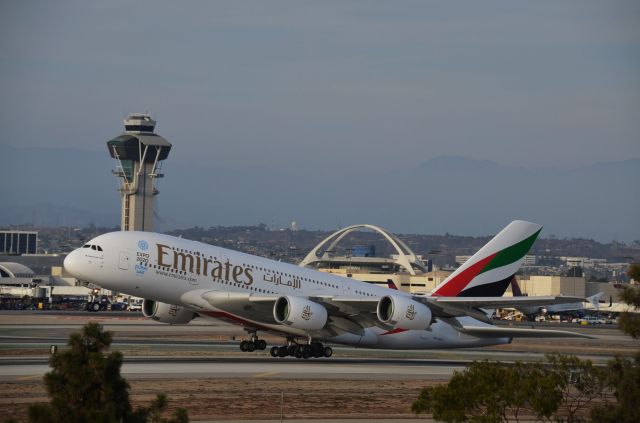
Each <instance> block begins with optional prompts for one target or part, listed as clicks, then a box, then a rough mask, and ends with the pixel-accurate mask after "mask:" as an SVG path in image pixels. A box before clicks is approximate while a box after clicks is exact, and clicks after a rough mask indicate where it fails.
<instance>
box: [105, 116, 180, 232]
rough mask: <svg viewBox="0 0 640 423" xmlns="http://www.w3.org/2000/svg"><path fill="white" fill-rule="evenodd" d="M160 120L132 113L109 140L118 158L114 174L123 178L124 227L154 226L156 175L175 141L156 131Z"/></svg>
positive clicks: (133, 228)
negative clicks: (121, 128)
mask: <svg viewBox="0 0 640 423" xmlns="http://www.w3.org/2000/svg"><path fill="white" fill-rule="evenodd" d="M155 126H156V121H155V120H153V119H152V118H151V116H149V115H148V114H145V113H132V114H130V115H129V116H127V118H126V119H125V120H124V129H125V132H124V133H123V134H122V135H119V136H117V137H116V138H114V139H112V140H111V141H108V142H107V148H108V149H109V154H110V155H111V157H113V158H114V159H115V160H116V169H115V170H114V171H113V174H114V175H115V176H117V177H118V178H120V188H119V189H118V191H120V196H121V199H122V218H121V229H122V230H123V231H151V230H153V212H154V207H155V196H156V195H157V194H158V189H157V187H156V179H157V178H161V177H163V176H164V175H163V174H162V173H160V167H161V163H162V160H165V159H166V158H167V157H168V156H169V151H171V144H170V143H169V141H167V140H166V139H164V138H163V137H161V136H159V135H157V134H155V133H154V132H153V131H154V129H155Z"/></svg>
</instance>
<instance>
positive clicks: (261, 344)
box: [240, 332, 267, 352]
mask: <svg viewBox="0 0 640 423" xmlns="http://www.w3.org/2000/svg"><path fill="white" fill-rule="evenodd" d="M250 333H251V339H250V340H249V341H246V340H245V341H242V342H240V351H243V352H254V351H256V350H265V349H267V341H265V340H264V339H258V335H257V334H256V332H250Z"/></svg>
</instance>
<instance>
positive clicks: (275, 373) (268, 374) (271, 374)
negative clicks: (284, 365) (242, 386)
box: [253, 372, 280, 378]
mask: <svg viewBox="0 0 640 423" xmlns="http://www.w3.org/2000/svg"><path fill="white" fill-rule="evenodd" d="M278 373H280V372H262V373H256V374H255V375H253V377H254V378H258V377H268V376H274V375H277V374H278Z"/></svg>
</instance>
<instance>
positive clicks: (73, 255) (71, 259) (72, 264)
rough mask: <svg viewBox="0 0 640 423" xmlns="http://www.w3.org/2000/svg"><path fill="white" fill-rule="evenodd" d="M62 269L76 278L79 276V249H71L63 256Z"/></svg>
mask: <svg viewBox="0 0 640 423" xmlns="http://www.w3.org/2000/svg"><path fill="white" fill-rule="evenodd" d="M62 265H63V266H64V270H66V271H67V272H68V273H70V274H71V275H73V276H75V277H76V278H78V277H80V251H79V250H73V251H72V252H70V253H69V254H67V256H66V257H65V258H64V263H63V264H62Z"/></svg>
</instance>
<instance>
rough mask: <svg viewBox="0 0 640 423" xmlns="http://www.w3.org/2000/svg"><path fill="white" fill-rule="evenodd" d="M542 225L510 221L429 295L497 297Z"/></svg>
mask: <svg viewBox="0 0 640 423" xmlns="http://www.w3.org/2000/svg"><path fill="white" fill-rule="evenodd" d="M541 230H542V226H540V225H537V224H535V223H531V222H525V221H522V220H516V221H513V222H511V223H510V224H509V225H508V226H507V227H506V228H504V229H503V230H502V231H501V232H500V233H499V234H497V235H496V236H495V237H494V238H493V239H492V240H491V241H489V242H488V243H487V244H486V245H485V246H484V247H482V248H481V249H480V250H479V251H478V252H477V253H476V254H474V255H473V257H471V258H470V259H469V260H468V261H466V262H465V263H464V264H463V265H462V266H460V267H459V268H458V269H457V270H456V271H455V272H454V273H452V274H451V275H450V276H449V277H448V278H447V279H446V280H445V281H444V282H442V283H441V284H440V285H438V286H437V287H436V288H435V289H434V291H433V293H432V295H436V296H443V297H456V296H458V297H499V296H502V295H503V294H504V292H505V291H506V289H507V287H508V286H509V283H510V282H511V278H512V277H513V275H514V274H515V273H516V272H517V271H518V268H519V267H520V264H521V263H522V259H523V258H524V256H525V255H526V254H527V252H528V251H529V249H530V248H531V246H532V245H533V243H534V242H535V240H536V238H537V237H538V235H539V234H540V231H541Z"/></svg>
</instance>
